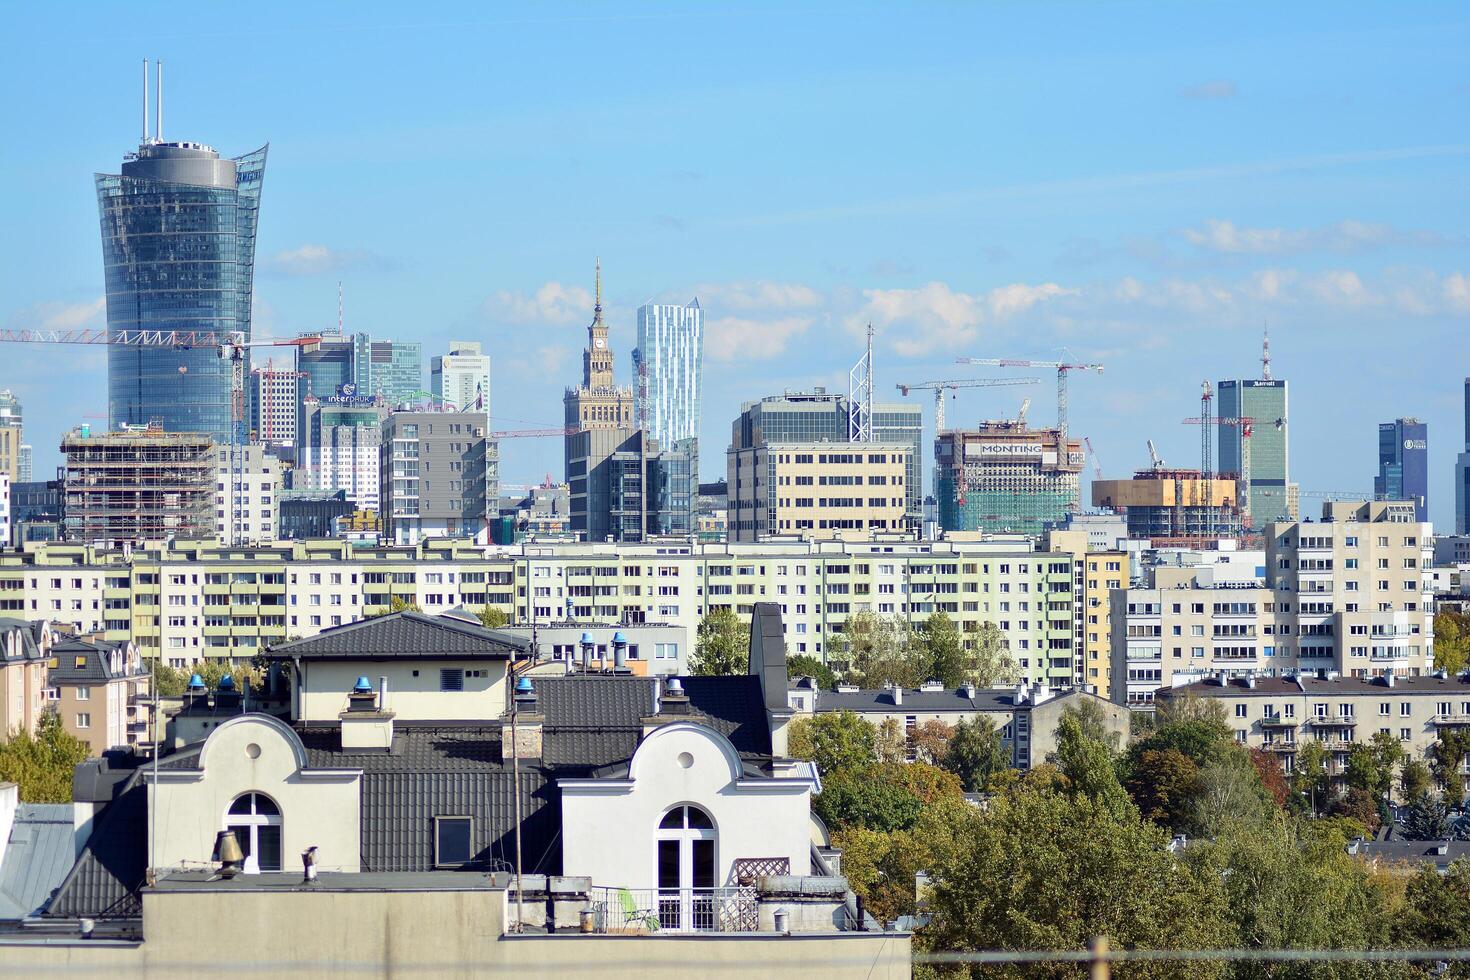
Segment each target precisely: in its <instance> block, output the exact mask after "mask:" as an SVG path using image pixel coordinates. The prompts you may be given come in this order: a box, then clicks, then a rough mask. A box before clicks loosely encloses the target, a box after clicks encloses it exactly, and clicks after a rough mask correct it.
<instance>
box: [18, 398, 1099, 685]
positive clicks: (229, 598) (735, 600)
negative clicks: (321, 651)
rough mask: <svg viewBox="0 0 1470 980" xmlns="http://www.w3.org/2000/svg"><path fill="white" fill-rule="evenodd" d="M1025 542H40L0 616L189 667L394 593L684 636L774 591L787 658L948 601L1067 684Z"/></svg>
mask: <svg viewBox="0 0 1470 980" xmlns="http://www.w3.org/2000/svg"><path fill="white" fill-rule="evenodd" d="M441 417H443V416H441ZM1030 549H1031V546H1030V544H1029V543H1027V542H1025V541H1021V540H1016V541H1011V542H1004V541H993V542H974V543H969V542H964V543H959V542H955V543H951V542H894V543H886V542H877V543H875V542H862V543H858V542H853V543H837V542H821V543H818V542H767V543H762V544H756V545H738V544H737V545H716V544H699V543H689V542H684V543H679V544H669V543H658V544H652V543H650V544H641V545H629V544H622V545H615V544H610V543H581V542H578V543H566V544H544V543H536V544H526V545H524V546H520V547H512V548H504V549H495V548H491V549H487V548H485V547H482V546H478V545H475V544H473V543H471V542H469V541H466V540H462V539H461V540H449V539H442V538H440V539H425V540H422V541H420V542H419V543H418V544H417V545H415V546H401V547H400V546H383V547H377V548H353V547H352V546H351V545H350V544H348V543H347V542H344V541H332V540H319V541H303V542H289V543H288V542H279V543H277V544H275V545H272V546H268V547H262V548H253V549H243V548H241V549H231V548H228V547H225V546H221V545H218V544H216V543H214V542H213V541H212V540H211V541H208V542H204V541H175V542H174V543H173V544H172V545H170V546H167V547H158V548H151V549H134V550H132V551H131V552H129V553H127V554H125V553H124V552H122V551H120V550H114V551H108V550H103V549H97V548H90V547H86V546H81V545H72V544H69V543H62V544H46V545H37V546H34V547H33V548H32V550H30V551H27V552H6V553H4V554H0V615H8V616H25V617H27V618H39V617H46V618H49V619H51V620H53V621H55V622H58V623H70V624H73V625H75V626H76V627H77V628H78V629H80V630H87V631H92V630H102V631H104V636H105V638H106V639H107V640H109V641H123V640H128V639H132V640H134V641H135V642H136V643H137V646H138V649H139V651H140V653H142V655H143V656H145V657H151V656H162V657H163V658H164V659H165V660H166V661H168V662H170V663H172V664H174V665H176V666H184V665H186V664H188V663H190V662H192V661H194V660H196V659H199V658H201V657H246V656H252V655H254V653H255V652H257V651H258V649H259V648H260V647H262V646H264V645H267V644H270V643H278V642H281V641H283V640H284V639H285V638H286V637H287V636H313V635H315V634H316V633H318V632H320V631H321V630H323V629H327V628H329V627H331V626H337V625H342V624H345V623H350V622H353V621H354V620H358V619H362V618H364V617H365V616H367V615H369V614H372V613H376V612H380V611H385V610H386V609H387V608H388V607H389V606H390V604H391V602H392V599H393V598H395V597H396V598H400V599H402V600H404V601H406V602H413V603H415V604H416V605H418V606H419V608H421V609H423V610H424V611H425V612H426V613H431V614H434V613H441V612H447V611H449V610H451V609H454V608H455V607H457V606H467V607H470V608H478V607H480V606H485V605H491V606H495V607H497V608H500V609H503V610H505V611H506V612H507V613H509V614H510V615H511V617H512V619H513V621H514V622H515V623H516V624H520V625H530V624H541V625H545V624H550V623H560V622H566V621H591V620H596V621H600V622H605V623H629V624H640V623H654V622H656V623H667V624H670V625H673V626H678V627H681V628H683V629H685V630H687V631H690V632H691V634H692V632H693V631H694V630H695V629H697V628H698V625H699V621H700V619H701V618H702V617H703V616H704V614H705V612H706V611H708V610H710V609H716V608H722V607H723V608H730V609H733V610H734V611H735V612H736V613H737V614H739V615H741V616H749V615H750V614H751V613H752V611H753V608H754V605H755V603H757V602H774V603H778V604H779V605H780V607H781V609H782V622H783V624H784V628H785V631H786V642H787V645H788V648H789V650H790V652H791V653H793V654H799V653H804V654H810V655H812V656H816V657H825V656H826V653H827V644H828V638H829V637H830V636H831V635H832V634H833V633H834V632H838V631H840V629H841V628H842V626H843V624H844V623H845V622H846V621H847V618H848V617H849V616H851V615H853V614H854V613H857V612H860V611H864V610H870V611H872V612H876V613H879V614H882V615H885V616H900V617H905V618H907V619H909V620H910V621H911V622H913V623H914V624H915V625H916V626H917V625H919V624H921V623H922V622H923V621H924V619H925V618H927V617H928V616H929V615H930V614H931V613H933V612H935V611H936V610H943V611H945V612H946V613H948V614H949V615H950V616H951V617H952V618H953V619H954V620H955V621H956V622H957V624H958V625H959V627H960V629H961V631H962V633H963V634H964V635H965V637H966V642H967V643H971V642H973V640H972V639H971V635H972V634H973V633H975V632H976V631H977V630H978V629H979V627H980V624H981V623H984V622H993V623H996V624H997V625H998V626H999V628H1000V630H1001V633H1002V634H1003V635H1004V636H1005V638H1006V640H1007V643H1008V644H1009V648H1010V650H1011V653H1012V654H1013V655H1014V657H1015V658H1016V660H1017V662H1018V664H1019V665H1020V667H1021V671H1022V674H1023V675H1024V677H1025V679H1026V680H1027V682H1028V683H1041V684H1045V685H1047V686H1049V687H1065V686H1069V685H1071V684H1073V683H1074V682H1075V679H1076V677H1077V674H1078V670H1079V667H1078V656H1079V654H1078V652H1077V647H1076V645H1075V639H1074V637H1075V636H1076V624H1075V616H1076V610H1077V603H1076V602H1075V599H1074V591H1073V589H1074V585H1073V582H1074V576H1073V561H1074V557H1073V556H1071V555H1068V554H1065V553H1057V554H1049V553H1045V552H1035V551H1032V550H1030Z"/></svg>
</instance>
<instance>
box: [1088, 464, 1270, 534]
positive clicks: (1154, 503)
mask: <svg viewBox="0 0 1470 980" xmlns="http://www.w3.org/2000/svg"><path fill="white" fill-rule="evenodd" d="M1092 504H1093V506H1094V507H1109V508H1112V509H1113V510H1116V511H1120V512H1122V514H1123V515H1124V518H1125V519H1126V520H1127V522H1128V537H1130V538H1134V539H1140V540H1141V539H1147V540H1148V541H1149V543H1150V544H1152V545H1154V546H1155V547H1169V546H1184V547H1187V546H1190V545H1192V544H1197V543H1200V542H1202V541H1209V540H1216V539H1219V538H1238V537H1240V536H1241V534H1242V533H1243V530H1242V521H1241V513H1240V506H1239V500H1238V496H1237V491H1236V481H1235V479H1234V477H1232V476H1225V477H1212V478H1210V479H1205V477H1204V476H1203V475H1202V474H1201V473H1200V471H1199V470H1180V469H1168V468H1165V467H1155V468H1153V469H1147V470H1138V471H1137V472H1135V473H1134V474H1133V479H1131V480H1094V481H1092Z"/></svg>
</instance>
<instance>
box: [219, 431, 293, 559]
mask: <svg viewBox="0 0 1470 980" xmlns="http://www.w3.org/2000/svg"><path fill="white" fill-rule="evenodd" d="M241 449H242V450H243V452H241V453H240V454H239V458H237V460H236V462H235V483H234V485H233V486H232V485H231V482H230V447H228V446H218V447H216V448H215V451H214V464H215V504H214V506H215V520H216V523H217V524H218V525H219V539H220V542H221V543H226V544H228V543H238V544H247V545H252V544H269V543H270V542H272V541H275V540H276V537H277V530H278V528H279V526H280V500H279V497H280V493H281V475H282V474H281V461H280V460H279V459H277V458H276V457H274V456H272V455H271V454H270V453H268V452H266V447H265V446H263V445H262V444H260V443H258V442H252V443H250V444H248V445H245V446H242V447H241ZM232 520H233V523H234V527H233V528H232V527H231V526H230V524H231V521H232Z"/></svg>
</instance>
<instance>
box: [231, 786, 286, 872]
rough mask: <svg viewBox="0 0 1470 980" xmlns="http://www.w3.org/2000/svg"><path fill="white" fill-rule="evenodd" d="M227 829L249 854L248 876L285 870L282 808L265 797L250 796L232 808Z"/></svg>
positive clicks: (247, 854)
mask: <svg viewBox="0 0 1470 980" xmlns="http://www.w3.org/2000/svg"><path fill="white" fill-rule="evenodd" d="M225 829H226V830H233V831H234V832H235V839H236V840H238V841H239V842H240V850H241V851H243V852H244V853H245V868H244V871H245V873H246V874H248V875H249V874H259V873H260V872H262V871H280V870H281V808H280V807H278V806H276V801H275V800H273V799H271V798H270V797H269V796H266V795H265V794H264V793H246V794H244V795H243V796H240V797H238V798H237V799H236V800H235V802H234V803H231V804H230V812H229V813H228V814H226V815H225Z"/></svg>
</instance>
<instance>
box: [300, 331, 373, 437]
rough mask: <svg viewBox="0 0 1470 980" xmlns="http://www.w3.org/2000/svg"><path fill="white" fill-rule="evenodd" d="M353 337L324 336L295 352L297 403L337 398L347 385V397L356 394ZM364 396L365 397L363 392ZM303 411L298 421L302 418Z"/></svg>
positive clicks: (304, 415) (339, 335)
mask: <svg viewBox="0 0 1470 980" xmlns="http://www.w3.org/2000/svg"><path fill="white" fill-rule="evenodd" d="M353 365H354V358H353V345H352V337H351V336H348V335H344V334H323V335H322V338H321V341H320V342H319V343H315V344H309V345H307V346H305V347H298V348H297V349H296V371H297V373H298V374H299V376H300V377H299V378H298V380H297V392H298V397H299V398H300V404H302V405H304V404H305V402H306V399H307V398H308V397H309V396H313V395H314V396H316V397H317V398H327V397H329V396H331V395H340V394H342V392H343V386H344V385H350V386H351V390H349V391H348V392H347V393H348V394H349V395H356V394H357V387H358V386H357V377H356V375H355V373H354V371H353ZM363 394H364V395H365V394H367V392H366V391H364V392H363ZM305 417H306V414H305V412H304V411H301V412H299V414H298V418H305Z"/></svg>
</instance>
